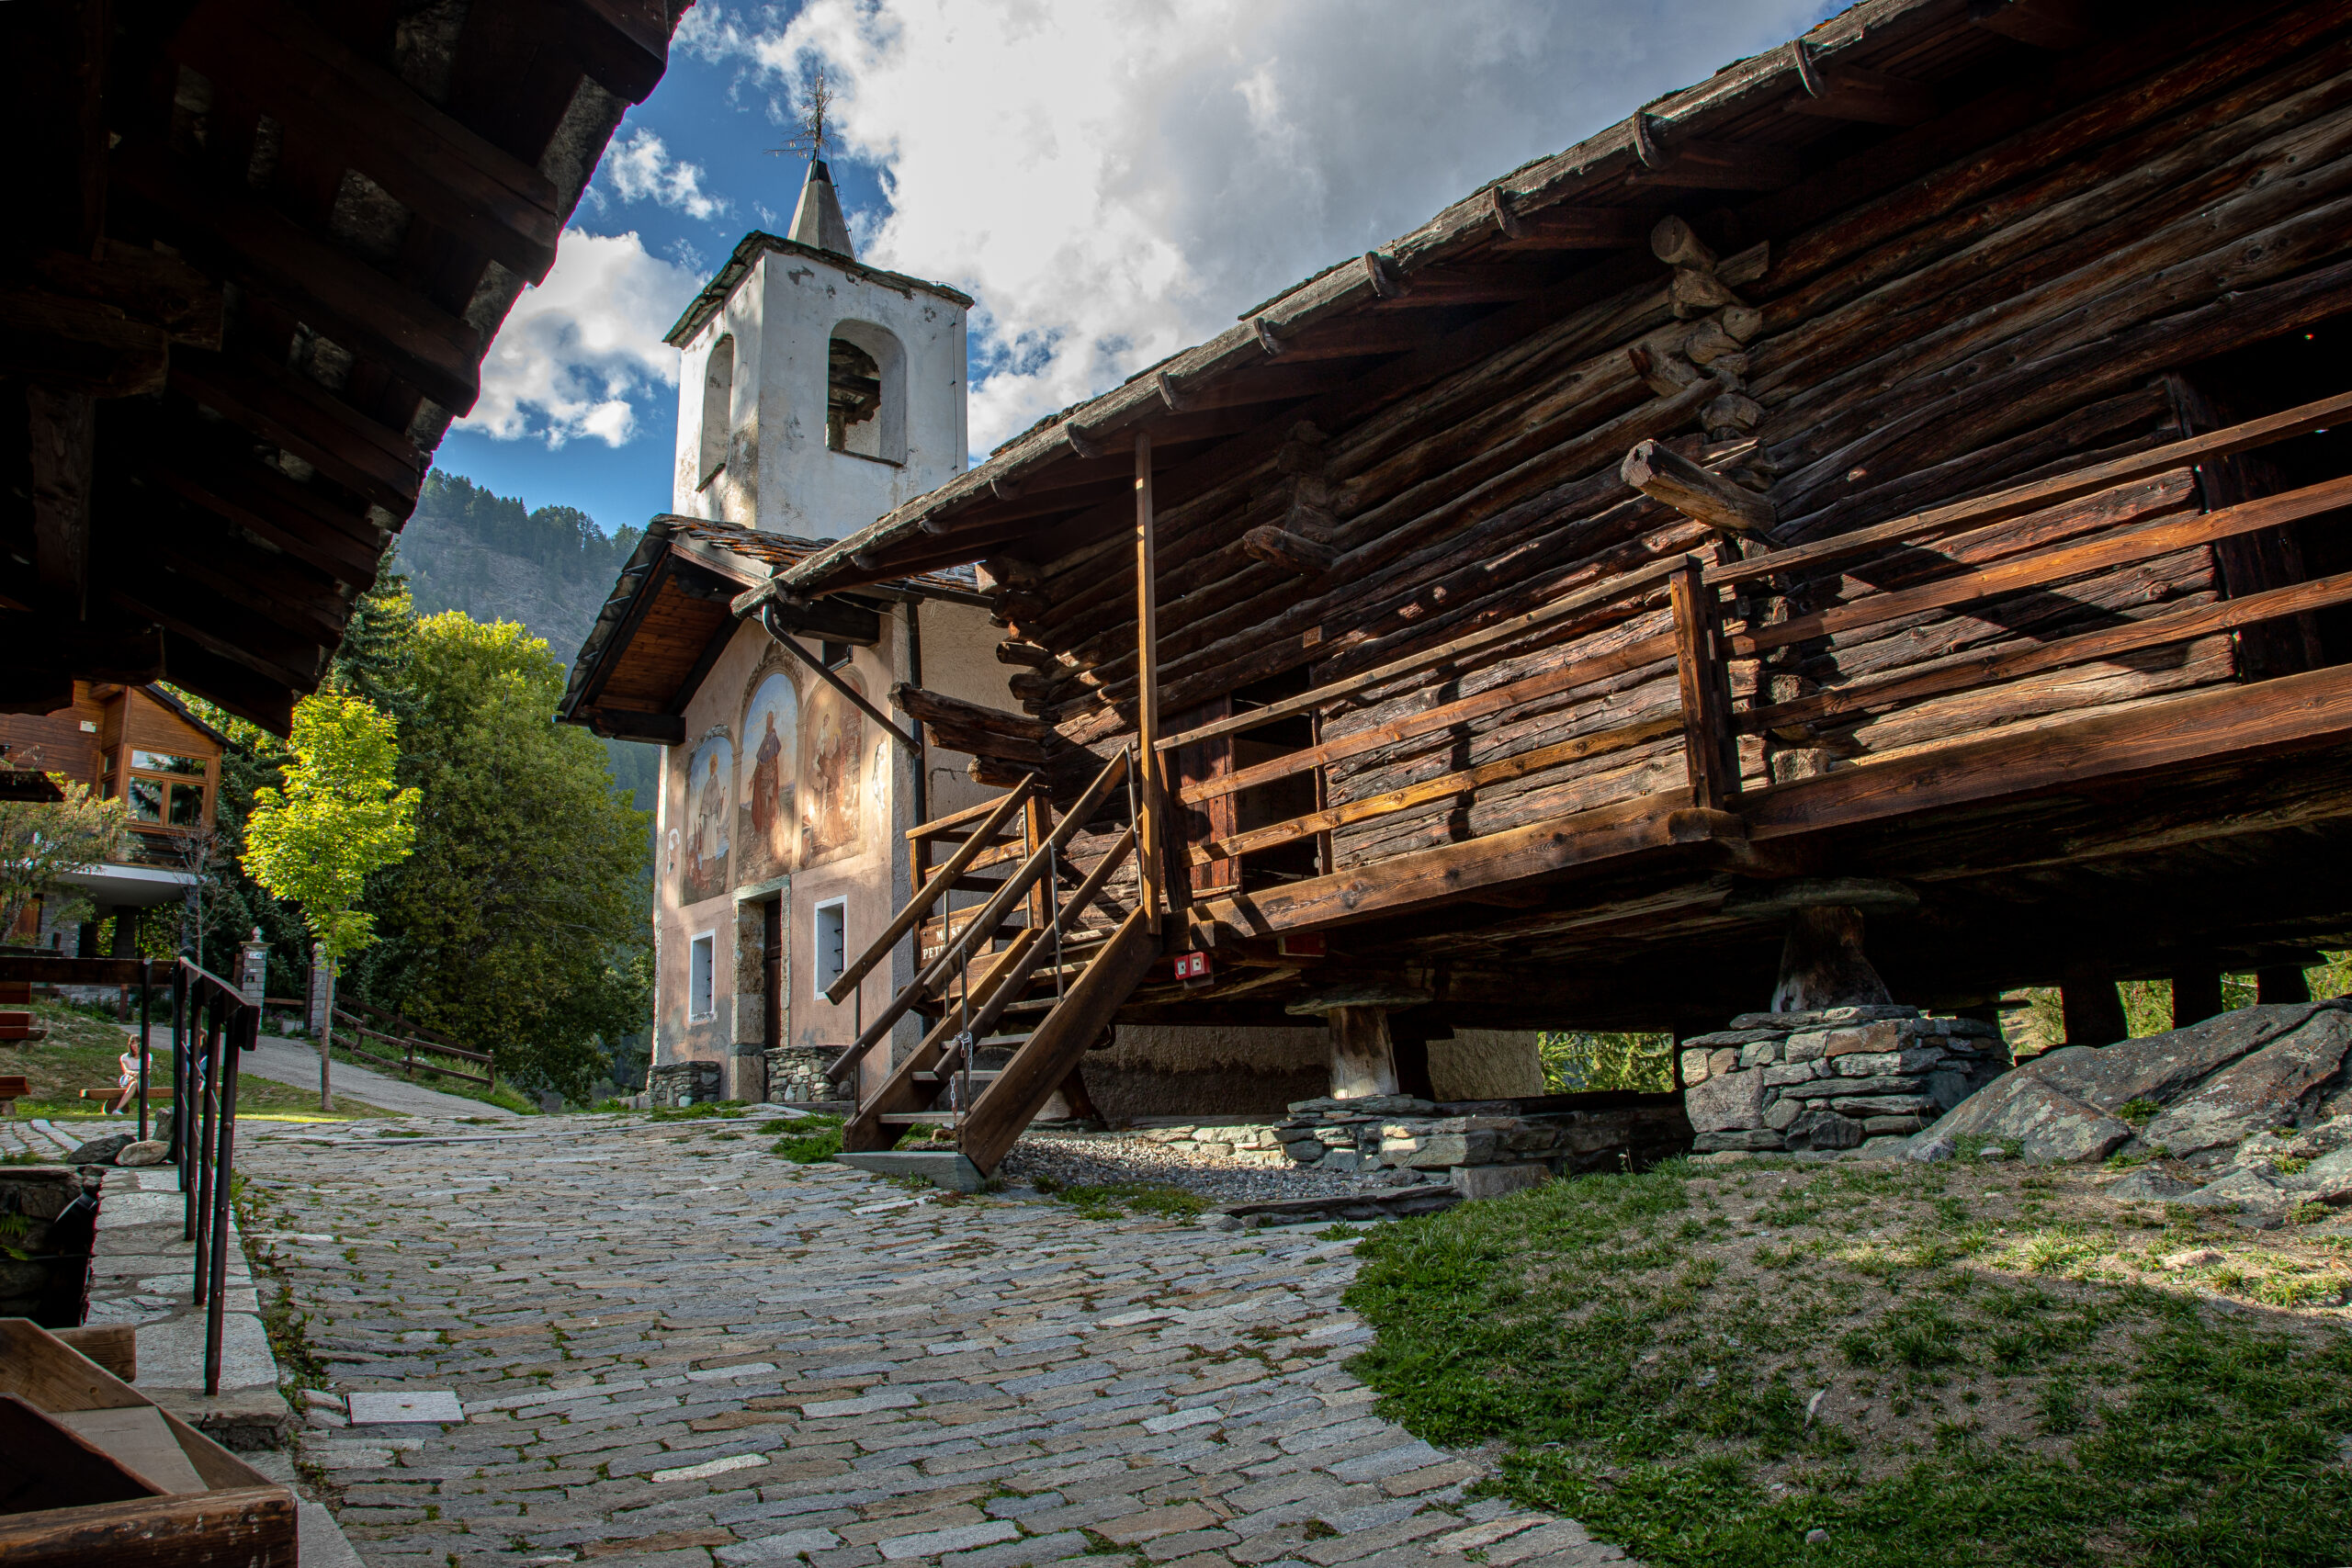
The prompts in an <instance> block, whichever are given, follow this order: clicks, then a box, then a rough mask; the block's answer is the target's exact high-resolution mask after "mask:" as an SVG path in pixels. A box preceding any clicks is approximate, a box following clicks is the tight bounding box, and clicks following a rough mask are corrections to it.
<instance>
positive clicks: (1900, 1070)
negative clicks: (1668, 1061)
mask: <svg viewBox="0 0 2352 1568" xmlns="http://www.w3.org/2000/svg"><path fill="white" fill-rule="evenodd" d="M2008 1066H2009V1056H2008V1049H2007V1046H2006V1045H2005V1044H2003V1043H2002V1041H2001V1036H2000V1032H1999V1031H1998V1030H1996V1029H1995V1028H1994V1027H1993V1026H1992V1025H1991V1024H1989V1023H1980V1022H1977V1021H1974V1020H1973V1019H1965V1018H1928V1017H1926V1016H1924V1015H1923V1014H1921V1013H1920V1011H1919V1010H1917V1008H1906V1007H1843V1008H1827V1009H1824V1010H1820V1011H1817V1012H1792V1013H1758V1012H1751V1013H1743V1014H1741V1015H1740V1016H1739V1017H1737V1018H1736V1019H1734V1020H1732V1023H1731V1027H1730V1028H1729V1029H1727V1030H1724V1031H1723V1032H1720V1033H1716V1034H1702V1035H1699V1036H1697V1037H1696V1038H1694V1039H1691V1040H1687V1041H1685V1042H1683V1048H1682V1081H1683V1085H1684V1094H1683V1100H1684V1105H1685V1107H1686V1109H1687V1110H1688V1111H1689V1112H1690V1116H1691V1128H1692V1131H1693V1132H1694V1134H1696V1139H1695V1143H1694V1148H1695V1149H1696V1151H1697V1152H1698V1153H1701V1154H1708V1153H1713V1152H1716V1151H1719V1150H1724V1149H1748V1150H1759V1151H1760V1150H1781V1149H1850V1148H1858V1147H1860V1146H1861V1145H1864V1144H1865V1143H1867V1142H1869V1141H1870V1140H1871V1139H1873V1138H1887V1139H1890V1140H1893V1139H1900V1138H1906V1137H1909V1136H1910V1135H1911V1134H1914V1133H1917V1132H1918V1131H1919V1130H1920V1129H1921V1128H1923V1127H1925V1126H1927V1125H1928V1123H1929V1122H1933V1121H1934V1120H1935V1119H1936V1118H1937V1117H1939V1116H1940V1115H1942V1114H1943V1113H1944V1112H1945V1111H1950V1110H1951V1108H1952V1107H1953V1106H1955V1105H1958V1104H1959V1103H1960V1102H1961V1101H1962V1100H1965V1099H1967V1098H1968V1097H1969V1096H1970V1095H1972V1094H1973V1093H1975V1092H1976V1091H1977V1090H1978V1089H1982V1088H1984V1087H1985V1085H1986V1084H1988V1083H1990V1082H1992V1081H1993V1079H1995V1078H1996V1077H1999V1076H2000V1075H2001V1074H2002V1073H2004V1072H2006V1071H2007V1069H2008Z"/></svg>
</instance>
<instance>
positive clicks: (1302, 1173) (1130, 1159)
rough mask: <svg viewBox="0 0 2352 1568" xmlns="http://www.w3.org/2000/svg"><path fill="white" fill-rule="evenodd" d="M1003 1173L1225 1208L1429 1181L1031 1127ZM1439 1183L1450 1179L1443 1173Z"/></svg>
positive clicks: (1006, 1161) (1398, 1173) (1118, 1136)
mask: <svg viewBox="0 0 2352 1568" xmlns="http://www.w3.org/2000/svg"><path fill="white" fill-rule="evenodd" d="M997 1174H998V1175H999V1176H1001V1177H1002V1178H1004V1179H1005V1180H1007V1181H1013V1182H1034V1181H1035V1180H1036V1179H1038V1178H1039V1177H1041V1176H1042V1177H1048V1178H1050V1179H1053V1180H1055V1181H1058V1182H1061V1183H1062V1184H1063V1185H1065V1186H1071V1187H1107V1186H1110V1185H1112V1184H1114V1183H1116V1182H1122V1181H1139V1182H1150V1183H1153V1184H1155V1185H1158V1186H1163V1187H1181V1188H1182V1189H1183V1190H1186V1191H1188V1192H1197V1193H1199V1194H1200V1195H1201V1196H1202V1197H1204V1198H1207V1199H1210V1200H1211V1201H1215V1202H1218V1203H1270V1202H1277V1201H1282V1200H1283V1199H1286V1198H1338V1197H1352V1196H1354V1195H1356V1194H1359V1193H1371V1192H1389V1191H1394V1190H1397V1188H1399V1187H1411V1186H1415V1185H1418V1184H1419V1182H1420V1181H1421V1180H1423V1179H1424V1178H1421V1177H1419V1175H1418V1174H1417V1173H1415V1172H1412V1171H1403V1170H1382V1171H1375V1172H1370V1173H1367V1174H1365V1175H1363V1176H1362V1177H1359V1176H1357V1175H1356V1174H1355V1173H1353V1172H1350V1173H1348V1174H1345V1175H1341V1174H1340V1173H1338V1172H1335V1171H1319V1170H1316V1169H1314V1168H1312V1167H1306V1166H1294V1167H1292V1168H1289V1169H1286V1170H1282V1169H1272V1168H1267V1167H1265V1166H1256V1165H1243V1164H1242V1163H1240V1162H1239V1161H1238V1160H1231V1159H1219V1158H1217V1157H1216V1156H1213V1155H1203V1154H1199V1153H1196V1152H1194V1151H1193V1150H1190V1149H1185V1148H1182V1147H1181V1146H1178V1145H1168V1144H1159V1143H1153V1142H1150V1141H1149V1140H1148V1139H1145V1138H1142V1137H1138V1136H1136V1135H1135V1134H1126V1133H1061V1132H1040V1131H1037V1130H1035V1129H1033V1130H1031V1131H1029V1132H1027V1133H1024V1134H1022V1135H1021V1141H1020V1142H1019V1143H1017V1144H1015V1145H1012V1152H1010V1153H1009V1154H1007V1155H1006V1156H1004V1163H1003V1164H1002V1165H1001V1166H1000V1167H999V1168H998V1170H997ZM1435 1179H1437V1180H1439V1181H1442V1180H1444V1176H1443V1175H1442V1173H1440V1174H1439V1175H1437V1177H1436V1178H1435Z"/></svg>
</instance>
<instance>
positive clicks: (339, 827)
mask: <svg viewBox="0 0 2352 1568" xmlns="http://www.w3.org/2000/svg"><path fill="white" fill-rule="evenodd" d="M287 750H288V752H289V753H291V761H289V762H288V764H287V765H286V769H285V776H286V782H285V787H284V788H283V789H278V788H274V787H271V786H268V785H264V786H263V787H262V788H260V789H258V790H256V791H254V810H253V815H252V816H251V817H250V818H247V820H246V822H245V853H244V863H245V870H246V871H247V873H248V874H251V875H252V877H253V879H254V881H255V882H258V883H259V884H261V886H264V887H266V888H267V889H268V890H269V891H270V892H271V893H272V894H274V895H275V896H277V897H280V898H284V899H288V900H290V901H292V902H293V903H296V904H299V905H300V906H301V909H302V918H303V920H304V921H305V923H306V924H308V925H309V927H310V930H311V935H312V936H313V937H315V938H316V939H317V940H318V942H319V946H320V951H321V952H322V953H323V954H324V955H325V956H326V957H327V958H329V959H331V960H339V959H343V958H346V957H348V956H350V955H351V954H352V953H356V952H358V951H359V950H360V949H361V948H363V947H366V946H367V945H368V943H369V942H373V941H374V940H375V923H376V917H375V916H374V914H373V913H371V912H370V911H368V910H367V909H363V908H358V905H359V901H360V897H361V895H362V893H363V892H364V891H365V890H366V887H367V883H368V876H369V874H371V873H374V872H376V871H379V870H380V869H382V868H383V867H385V866H388V865H391V864H393V863H397V862H399V861H401V860H403V859H405V858H406V857H407V856H408V854H409V852H410V851H411V850H412V849H413V847H414V845H415V842H416V807H417V792H416V791H415V790H414V789H413V788H411V789H399V788H396V787H395V785H394V783H393V771H394V769H395V768H396V766H397V765H398V763H399V761H400V742H399V739H398V734H397V730H396V728H395V726H394V724H393V721H392V719H391V716H390V715H388V714H384V713H380V712H379V711H378V710H377V709H376V708H375V707H374V706H373V705H371V704H369V703H368V701H367V699H366V698H364V697H358V696H354V695H352V694H349V693H347V692H339V691H334V690H327V691H322V692H316V693H313V694H311V695H310V696H307V697H304V698H303V699H302V700H301V701H300V703H298V704H297V705H295V708H294V725H293V731H292V733H291V734H290V735H289V736H288V739H287Z"/></svg>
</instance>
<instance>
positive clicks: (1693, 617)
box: [1668, 556, 1739, 811]
mask: <svg viewBox="0 0 2352 1568" xmlns="http://www.w3.org/2000/svg"><path fill="white" fill-rule="evenodd" d="M1668 592H1669V594H1670V595H1671V597H1672V602H1673V604H1674V642H1675V658H1674V679H1675V684H1676V687H1677V689H1678V690H1679V692H1680V694H1681V697H1682V757H1683V761H1684V764H1685V766H1686V767H1687V768H1688V770H1689V772H1690V775H1691V806H1693V807H1696V808H1698V809H1699V810H1702V811H1721V810H1723V809H1724V806H1725V803H1726V802H1728V801H1729V800H1730V799H1731V797H1732V795H1733V794H1734V793H1735V792H1736V791H1737V790H1738V788H1739V773H1738V771H1737V769H1736V767H1734V766H1733V764H1732V757H1733V756H1734V755H1735V753H1734V752H1733V751H1732V749H1731V725H1730V723H1729V721H1728V716H1727V710H1728V708H1729V706H1730V703H1729V700H1728V694H1726V693H1725V691H1724V680H1723V674H1724V671H1723V654H1722V650H1721V647H1720V645H1719V644H1718V642H1717V640H1716V637H1717V629H1716V626H1715V593H1714V590H1713V589H1712V588H1709V587H1708V586H1707V585H1706V580H1705V568H1704V565H1703V563H1702V562H1701V561H1700V559H1699V558H1698V557H1696V556H1687V557H1685V558H1683V561H1682V564H1681V566H1680V568H1679V570H1676V572H1675V574H1674V576H1673V577H1672V578H1671V579H1670V580H1669V581H1668Z"/></svg>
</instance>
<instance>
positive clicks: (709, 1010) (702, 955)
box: [686, 930, 718, 1023]
mask: <svg viewBox="0 0 2352 1568" xmlns="http://www.w3.org/2000/svg"><path fill="white" fill-rule="evenodd" d="M697 962H699V964H701V967H702V972H701V974H699V975H697V974H695V964H697ZM697 989H699V990H700V991H701V993H702V995H701V997H700V998H699V999H700V1000H701V1002H702V1010H701V1011H699V1012H697V1011H696V1010H695V1000H696V999H697V998H696V997H695V991H696V990H697ZM717 1017H718V931H716V930H713V931H696V932H695V933H694V934H693V935H692V936H689V937H688V938H687V939H686V1021H687V1022H688V1023H707V1022H709V1021H711V1020H712V1019H714V1018H717Z"/></svg>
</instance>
